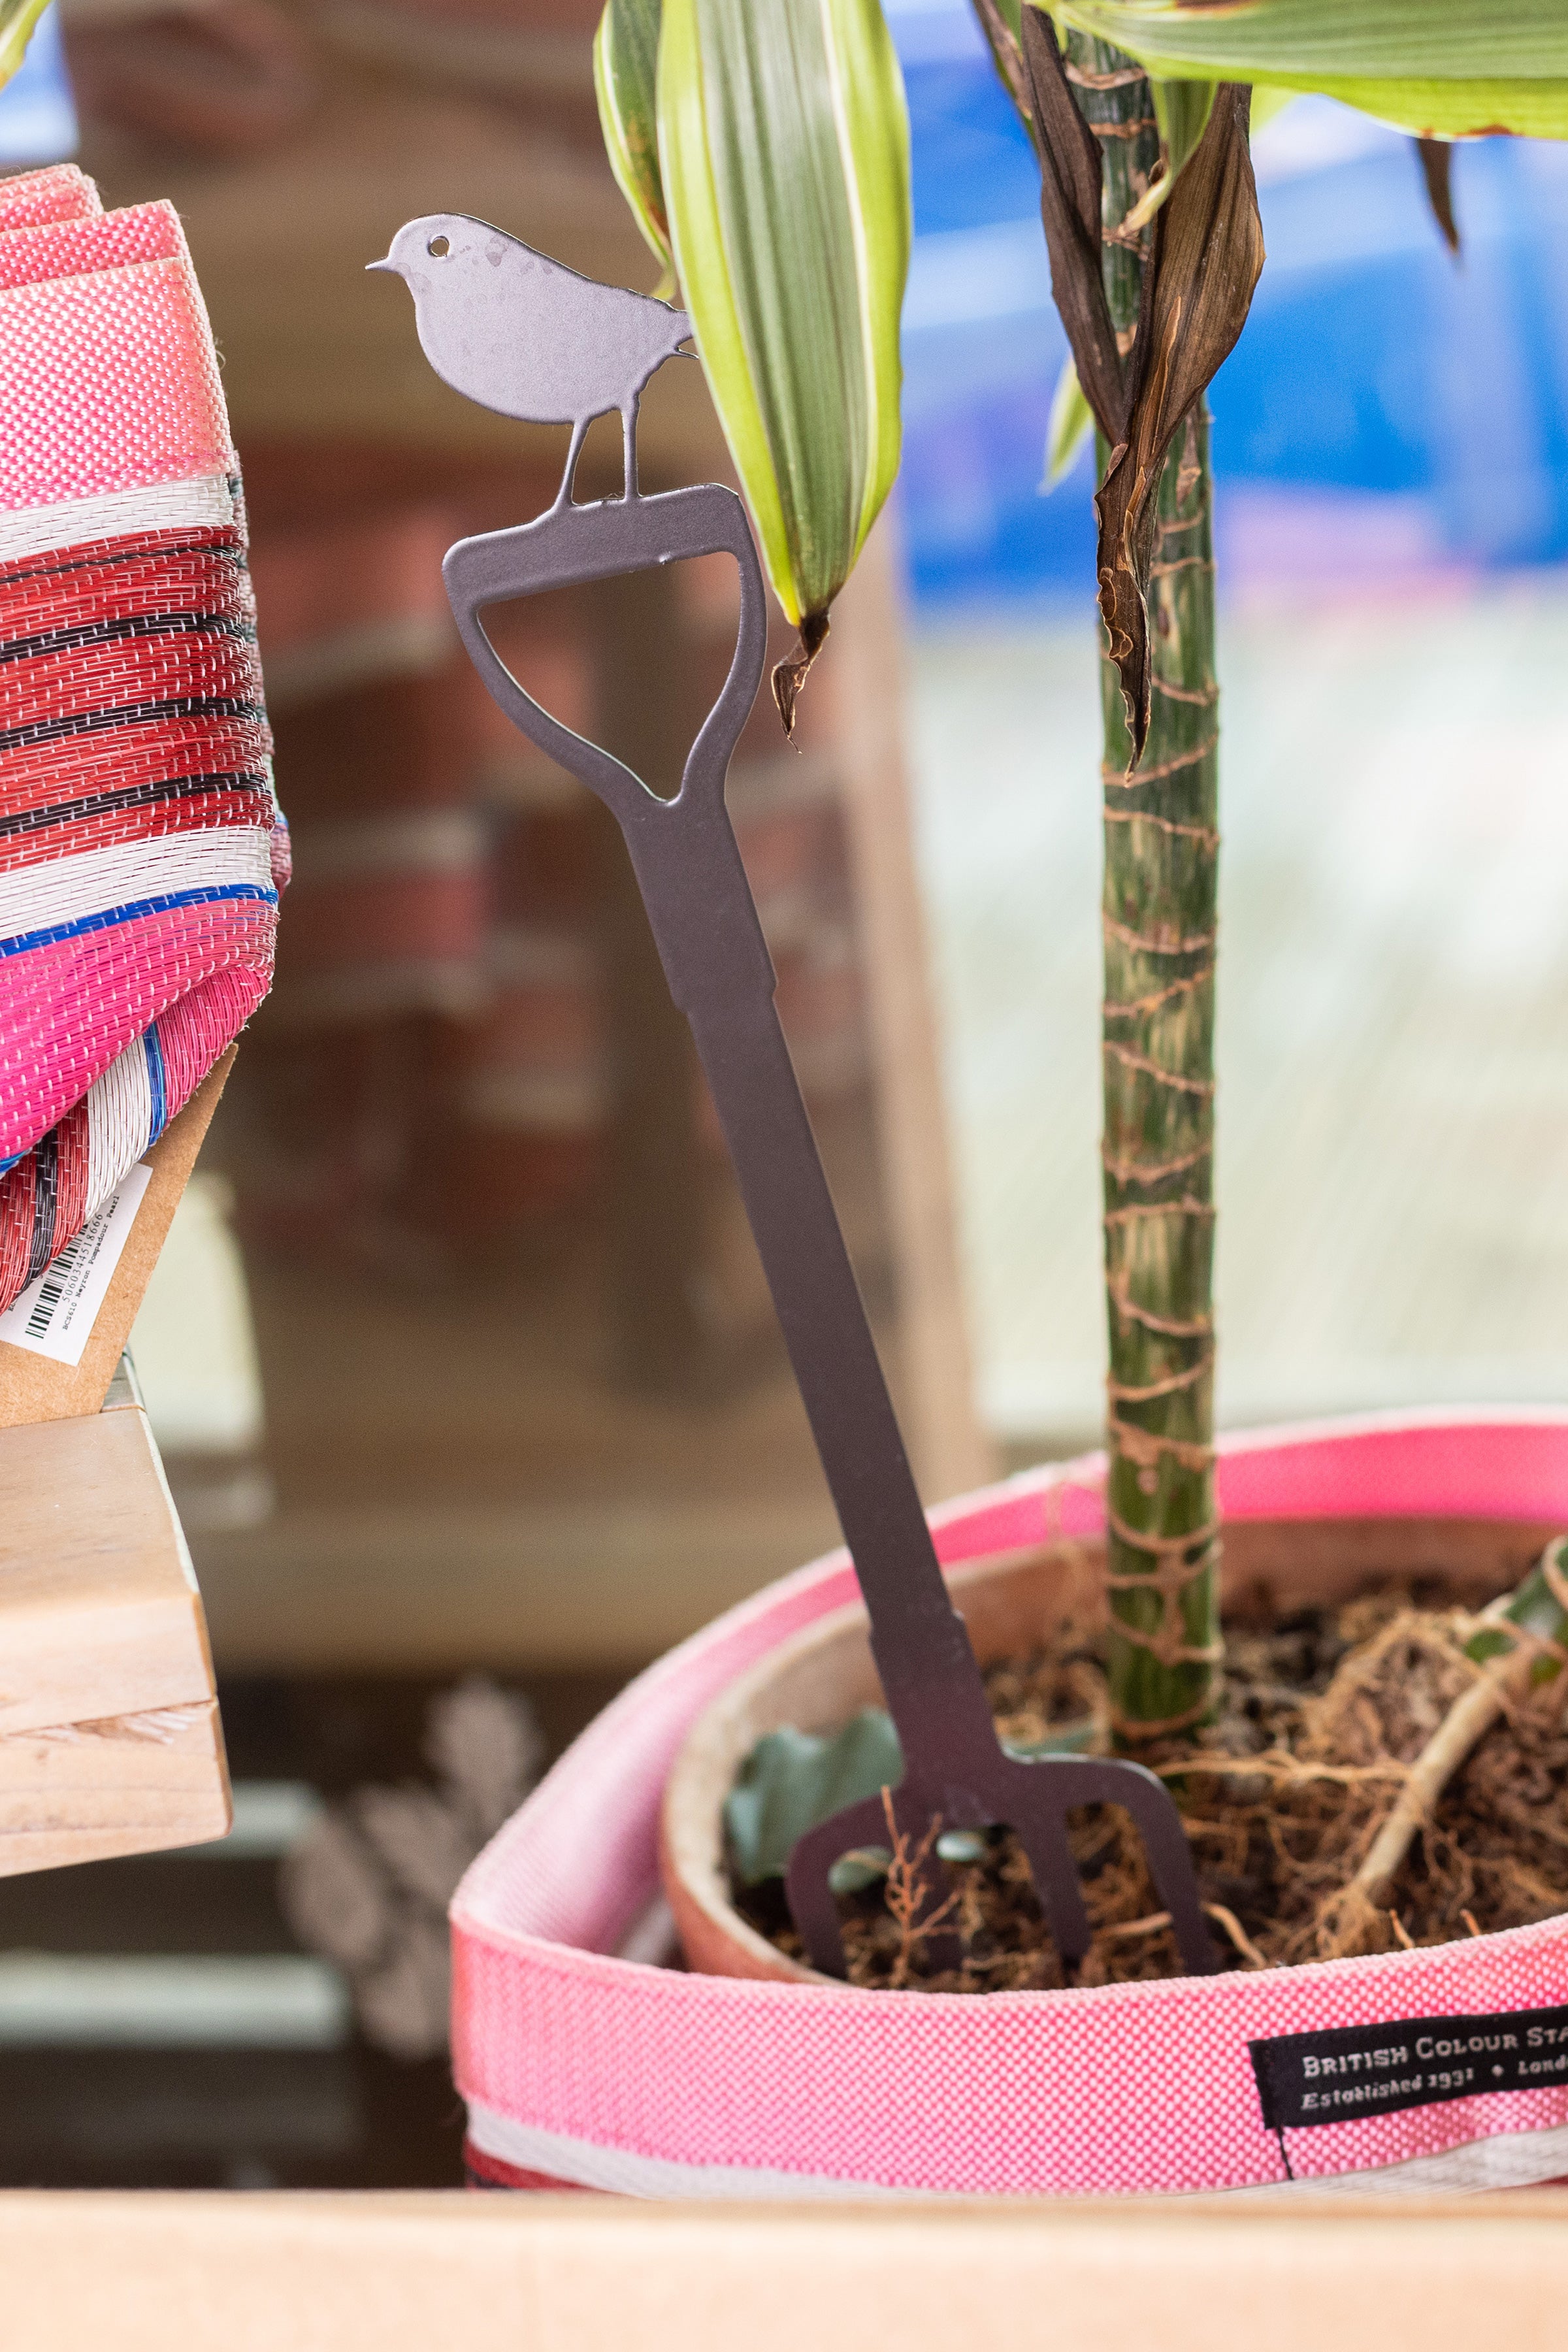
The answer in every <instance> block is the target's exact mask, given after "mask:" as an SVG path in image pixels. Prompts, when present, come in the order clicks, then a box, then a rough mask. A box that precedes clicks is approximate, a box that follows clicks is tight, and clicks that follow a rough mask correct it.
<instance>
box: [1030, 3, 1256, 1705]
mask: <svg viewBox="0 0 1568 2352" xmlns="http://www.w3.org/2000/svg"><path fill="white" fill-rule="evenodd" d="M1067 58H1068V76H1069V79H1071V80H1072V82H1073V84H1074V89H1075V95H1076V96H1077V99H1078V101H1079V106H1080V108H1081V110H1082V111H1083V114H1084V116H1085V118H1086V120H1087V121H1089V123H1090V124H1091V125H1092V126H1093V128H1094V130H1095V132H1096V135H1097V137H1098V138H1099V140H1100V149H1101V152H1102V155H1103V157H1104V167H1105V180H1104V187H1105V197H1104V208H1103V220H1104V233H1103V236H1102V243H1101V267H1102V269H1103V273H1104V280H1105V287H1106V293H1107V297H1108V299H1109V301H1110V312H1111V319H1112V323H1113V324H1114V326H1115V328H1116V330H1117V335H1118V341H1120V342H1121V344H1122V347H1123V349H1124V350H1126V349H1128V348H1130V346H1131V341H1132V338H1133V334H1134V331H1135V329H1136V325H1137V319H1138V305H1139V296H1140V292H1141V289H1142V275H1143V270H1144V268H1145V266H1146V264H1147V261H1148V257H1149V254H1150V250H1151V247H1152V236H1153V232H1152V228H1146V229H1144V230H1142V231H1141V232H1139V233H1138V234H1137V235H1136V236H1134V237H1133V238H1131V239H1124V238H1122V237H1120V236H1118V234H1117V232H1118V229H1119V225H1120V224H1121V221H1122V220H1123V219H1125V217H1126V215H1127V214H1128V213H1129V212H1130V211H1131V208H1132V206H1133V205H1134V204H1136V202H1137V201H1138V199H1139V197H1140V196H1141V195H1142V194H1143V192H1144V190H1145V189H1146V188H1147V186H1148V184H1149V181H1150V179H1151V177H1152V174H1153V173H1154V171H1155V169H1156V166H1157V164H1158V162H1159V154H1160V142H1159V133H1158V130H1157V128H1156V126H1155V122H1154V107H1153V100H1152V95H1151V92H1150V89H1149V84H1148V82H1147V80H1146V79H1144V77H1143V75H1142V73H1141V72H1140V70H1139V69H1138V68H1137V67H1136V66H1135V65H1134V64H1133V63H1132V60H1131V58H1128V57H1126V56H1125V55H1124V54H1123V52H1122V51H1121V50H1120V49H1116V48H1113V47H1110V45H1109V44H1108V43H1105V42H1100V41H1095V40H1091V39H1089V38H1087V37H1083V36H1080V35H1078V34H1069V36H1068V49H1067ZM1108 455H1109V452H1108V451H1107V450H1106V448H1105V446H1104V445H1103V442H1102V443H1101V445H1100V469H1101V472H1102V473H1103V470H1104V466H1105V461H1106V458H1107V457H1108ZM1211 488H1212V478H1211V475H1210V470H1209V448H1208V420H1207V416H1206V414H1205V413H1204V411H1203V408H1202V404H1200V405H1199V409H1198V411H1197V412H1196V413H1195V414H1194V415H1193V416H1192V417H1191V418H1190V419H1189V421H1188V423H1187V424H1186V425H1185V426H1184V428H1183V429H1182V431H1181V432H1180V433H1178V435H1177V436H1176V440H1175V442H1174V444H1173V446H1172V450H1171V454H1170V456H1169V457H1168V458H1167V460H1166V463H1165V468H1164V472H1163V476H1162V478H1161V482H1160V489H1159V533H1158V539H1157V543H1156V547H1155V552H1154V566H1153V574H1152V579H1151V582H1150V586H1149V598H1148V603H1149V621H1150V634H1151V638H1152V648H1153V652H1152V662H1153V677H1154V693H1153V702H1152V716H1151V720H1150V728H1149V740H1148V742H1147V744H1146V746H1145V748H1144V752H1143V758H1142V761H1141V762H1140V765H1139V768H1138V771H1137V773H1136V774H1135V775H1134V777H1133V778H1132V780H1131V782H1127V781H1126V770H1127V766H1128V762H1129V761H1130V760H1131V740H1130V738H1129V736H1128V733H1127V729H1126V726H1125V723H1124V720H1123V706H1122V699H1121V688H1120V685H1119V683H1118V680H1117V676H1116V672H1115V669H1114V668H1113V667H1112V666H1111V664H1110V662H1109V661H1108V660H1102V663H1101V670H1100V684H1101V694H1102V698H1103V703H1104V714H1105V766H1104V769H1103V771H1102V774H1103V780H1104V800H1105V893H1104V900H1103V911H1104V929H1105V1002H1104V1007H1103V1028H1102V1045H1103V1084H1104V1118H1105V1129H1104V1141H1103V1145H1102V1156H1103V1162H1104V1203H1105V1279H1106V1310H1107V1318H1108V1322H1109V1326H1110V1381H1109V1398H1110V1406H1109V1413H1108V1426H1107V1440H1108V1447H1109V1454H1110V1471H1109V1476H1108V1482H1107V1500H1108V1505H1109V1521H1110V1537H1109V1574H1110V1650H1109V1657H1108V1664H1109V1672H1110V1702H1111V1713H1112V1720H1113V1723H1114V1726H1115V1729H1116V1733H1117V1737H1118V1738H1119V1739H1120V1740H1121V1743H1122V1744H1123V1745H1128V1744H1133V1743H1136V1742H1137V1741H1139V1740H1143V1739H1148V1738H1156V1737H1159V1736H1162V1735H1164V1734H1167V1733H1170V1732H1173V1731H1177V1730H1180V1729H1184V1728H1186V1727H1190V1726H1193V1725H1194V1724H1196V1723H1199V1722H1201V1721H1202V1720H1203V1719H1204V1718H1205V1716H1207V1715H1209V1714H1210V1713H1211V1712H1212V1710H1213V1706H1214V1703H1215V1696H1216V1695H1217V1690H1218V1682H1219V1670H1220V1650H1219V1621H1218V1591H1217V1584H1218V1565H1219V1542H1218V1536H1217V1506H1216V1502H1215V1477H1214V1449H1213V1440H1214V1303H1213V1266H1214V1195H1213V1150H1214V960H1215V886H1216V880H1217V875H1218V853H1219V834H1218V829H1217V798H1216V791H1217V777H1218V762H1217V758H1216V753H1215V738H1216V735H1217V731H1218V709H1217V703H1218V692H1217V688H1216V687H1215V675H1214V551H1213V544H1212V539H1211V531H1210V506H1211Z"/></svg>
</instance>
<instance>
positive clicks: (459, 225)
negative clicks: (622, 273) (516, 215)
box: [367, 213, 691, 514]
mask: <svg viewBox="0 0 1568 2352" xmlns="http://www.w3.org/2000/svg"><path fill="white" fill-rule="evenodd" d="M367 267H368V268H371V269H385V270H390V271H391V272H392V273H393V274H394V275H395V276H396V277H398V278H402V279H403V281H404V284H405V286H406V287H407V289H408V290H409V292H410V293H411V294H412V295H413V297H414V316H415V320H416V325H417V327H418V330H419V341H420V343H421V345H422V346H423V348H424V352H425V356H426V359H427V360H428V361H429V362H430V364H431V366H432V367H433V368H434V369H435V371H436V373H437V375H438V376H440V377H441V379H442V381H443V382H444V383H449V384H450V385H451V386H452V388H453V390H454V391H455V392H460V393H463V394H466V395H467V397H468V399H469V400H477V401H478V402H479V404H480V405H481V407H484V408H494V409H497V410H499V411H500V415H502V416H520V417H526V418H527V419H528V421H529V422H530V423H531V424H534V425H571V427H572V446H571V447H570V449H569V450H568V451H567V455H566V471H565V473H564V474H563V477H562V480H561V488H560V491H559V493H558V495H557V497H556V499H555V504H554V506H552V508H551V509H550V511H551V513H552V514H554V513H556V512H558V511H559V509H561V508H562V507H563V506H566V505H567V504H569V503H570V500H571V497H572V478H573V476H574V473H575V472H576V469H577V455H578V452H579V450H580V449H581V448H582V446H583V436H584V434H585V433H586V432H587V430H588V427H589V425H591V424H592V423H593V421H594V419H595V416H607V415H609V414H610V412H611V410H612V409H619V411H620V415H621V432H622V438H623V442H624V445H625V450H626V488H625V491H624V493H623V495H624V496H625V497H626V499H635V498H636V496H637V403H638V402H639V400H640V399H641V398H642V392H643V386H644V385H645V384H646V383H647V380H648V378H649V377H650V376H651V375H652V374H653V373H654V372H655V371H656V369H658V368H660V367H662V366H663V364H664V362H665V361H666V360H667V359H670V358H673V357H676V356H679V357H681V358H689V356H690V354H689V353H688V352H680V350H679V346H680V345H681V343H683V342H684V341H686V338H687V337H688V336H689V334H690V332H691V321H690V320H689V318H688V317H687V315H686V313H685V311H684V310H674V309H673V308H672V307H671V305H670V304H669V303H668V302H659V301H656V300H655V299H654V298H653V297H652V296H651V295H648V294H633V293H630V292H628V291H627V289H626V288H625V287H622V286H604V285H601V284H600V282H599V281H598V279H597V278H583V277H580V276H579V274H578V272H577V271H576V270H575V269H567V268H564V267H563V264H562V263H560V262H559V261H552V260H551V259H550V258H549V257H548V256H547V255H545V254H542V253H535V251H534V250H533V247H531V245H524V244H523V242H522V240H521V237H515V236H508V235H507V233H506V231H505V230H504V229H500V228H492V227H491V226H490V224H489V222H488V221H481V220H474V219H472V218H470V217H469V215H468V214H467V213H427V214H426V215H425V216H424V218H423V219H421V220H412V221H409V222H408V223H407V224H406V225H405V226H404V227H403V228H400V229H399V230H398V232H397V235H396V236H395V237H394V238H393V240H392V247H391V250H390V251H389V252H388V253H387V254H386V256H385V257H384V259H382V260H380V261H373V262H370V263H368V264H367Z"/></svg>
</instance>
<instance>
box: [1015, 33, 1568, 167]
mask: <svg viewBox="0 0 1568 2352" xmlns="http://www.w3.org/2000/svg"><path fill="white" fill-rule="evenodd" d="M1056 13H1058V15H1059V16H1063V17H1065V18H1066V20H1067V21H1068V23H1070V24H1073V25H1076V26H1079V28H1080V29H1081V30H1082V31H1084V32H1086V33H1090V34H1093V35H1095V36H1096V37H1099V38H1100V39H1101V40H1106V41H1113V42H1115V43H1116V45H1117V46H1118V47H1120V48H1122V49H1125V50H1126V51H1127V52H1128V53H1129V54H1130V55H1131V56H1132V57H1134V58H1137V59H1138V61H1139V63H1140V64H1141V65H1142V66H1143V67H1144V68H1145V70H1146V71H1147V72H1148V73H1149V74H1150V75H1151V76H1152V77H1153V78H1156V79H1163V80H1200V81H1211V80H1217V81H1248V82H1264V83H1267V84H1268V85H1269V86H1271V87H1273V88H1276V89H1287V90H1291V91H1302V90H1315V91H1319V92H1321V93H1322V94H1324V95H1325V96H1327V97H1330V98H1337V99H1340V100H1342V101H1343V103H1344V104H1345V105H1347V106H1353V107H1357V108H1359V109H1360V110H1361V111H1362V112H1363V113H1366V114H1373V115H1376V116H1377V117H1378V118H1379V120H1380V121H1384V122H1390V123H1393V124H1394V126H1395V127H1396V128H1398V129H1400V130H1405V131H1414V132H1415V134H1416V135H1417V136H1426V137H1436V138H1444V139H1458V138H1474V137H1480V136H1484V135H1485V134H1487V133H1488V132H1491V131H1514V132H1517V133H1519V134H1520V135H1521V136H1523V137H1529V138H1539V139H1561V138H1565V137H1568V8H1565V7H1564V6H1563V0H1509V5H1507V7H1506V8H1504V7H1500V6H1494V7H1490V8H1486V7H1473V6H1472V7H1461V6H1459V5H1458V0H1226V5H1217V6H1215V5H1194V0H1058V6H1057V12H1056Z"/></svg>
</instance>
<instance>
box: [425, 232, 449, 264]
mask: <svg viewBox="0 0 1568 2352" xmlns="http://www.w3.org/2000/svg"><path fill="white" fill-rule="evenodd" d="M425 250H426V253H427V254H428V255H429V256H430V257H431V259H432V260H433V261H445V260H446V258H447V255H448V254H449V253H450V252H451V250H452V241H451V239H450V237H446V236H433V237H432V238H431V240H430V242H429V244H428V245H427V246H426V248H425Z"/></svg>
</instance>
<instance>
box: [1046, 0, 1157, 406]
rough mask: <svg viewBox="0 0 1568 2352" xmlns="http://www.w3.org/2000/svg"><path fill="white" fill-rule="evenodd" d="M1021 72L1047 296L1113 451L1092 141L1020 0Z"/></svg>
mask: <svg viewBox="0 0 1568 2352" xmlns="http://www.w3.org/2000/svg"><path fill="white" fill-rule="evenodd" d="M1024 70H1025V73H1026V77H1027V81H1028V89H1029V110H1030V114H1031V117H1032V121H1033V129H1034V133H1035V144H1036V146H1037V149H1038V151H1039V157H1040V217H1041V219H1042V221H1043V222H1044V224H1045V231H1046V248H1047V252H1048V253H1049V255H1050V257H1051V293H1052V296H1053V297H1054V299H1055V301H1056V306H1057V309H1058V310H1059V311H1060V313H1061V321H1062V325H1063V326H1064V327H1065V328H1066V330H1067V339H1068V342H1069V343H1070V344H1071V346H1072V355H1073V359H1074V361H1075V362H1077V366H1078V380H1079V383H1080V384H1081V385H1082V386H1083V396H1084V398H1085V399H1086V400H1087V401H1088V403H1089V406H1090V408H1092V409H1093V411H1094V414H1095V419H1096V422H1097V423H1098V425H1099V426H1100V431H1101V432H1102V433H1103V434H1104V436H1105V437H1106V439H1107V440H1108V441H1109V442H1110V445H1111V446H1112V447H1113V448H1114V447H1115V446H1116V444H1117V443H1118V442H1119V441H1121V439H1122V437H1123V427H1124V425H1125V422H1126V410H1127V386H1126V383H1125V380H1124V372H1123V369H1122V364H1121V352H1119V351H1118V349H1117V345H1116V330H1115V328H1114V327H1113V326H1112V325H1111V322H1110V305H1109V304H1108V302H1107V301H1106V299H1105V286H1104V281H1103V279H1102V278H1101V276H1100V189H1101V184H1102V170H1101V164H1100V146H1099V142H1098V141H1097V140H1096V138H1095V136H1094V133H1093V131H1091V130H1090V129H1089V125H1088V123H1087V122H1086V121H1084V119H1083V116H1082V115H1081V114H1080V113H1079V109H1078V101H1077V100H1076V99H1075V98H1074V97H1073V94H1072V85H1071V84H1070V83H1069V81H1068V78H1067V74H1066V72H1065V71H1064V69H1063V66H1062V58H1061V51H1060V50H1059V49H1058V47H1057V37H1056V33H1055V31H1054V29H1053V28H1052V25H1051V20H1050V18H1049V17H1048V16H1045V15H1043V14H1042V12H1041V11H1040V10H1039V9H1038V8H1036V7H1031V6H1028V5H1026V6H1025V9H1024ZM1137 348H1138V345H1137V343H1136V342H1135V343H1134V345H1133V349H1134V351H1136V350H1137Z"/></svg>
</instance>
